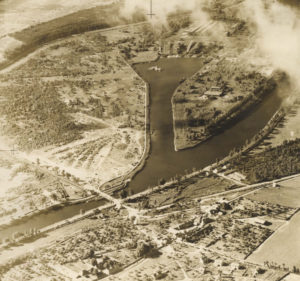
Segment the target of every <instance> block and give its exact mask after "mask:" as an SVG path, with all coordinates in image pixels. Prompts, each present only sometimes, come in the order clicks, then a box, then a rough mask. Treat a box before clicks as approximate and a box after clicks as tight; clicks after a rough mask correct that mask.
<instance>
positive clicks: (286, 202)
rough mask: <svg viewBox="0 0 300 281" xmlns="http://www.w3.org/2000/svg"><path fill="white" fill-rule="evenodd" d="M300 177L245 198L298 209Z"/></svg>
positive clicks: (299, 203) (299, 205)
mask: <svg viewBox="0 0 300 281" xmlns="http://www.w3.org/2000/svg"><path fill="white" fill-rule="evenodd" d="M299 192H300V177H296V178H293V179H290V180H286V181H282V182H279V183H278V185H277V187H268V188H264V189H261V190H259V191H257V192H254V193H252V194H251V195H248V196H247V197H248V198H250V199H253V200H256V201H260V202H269V203H272V204H279V205H283V206H288V207H293V208H299V207H300V197H299Z"/></svg>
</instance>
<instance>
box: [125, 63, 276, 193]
mask: <svg viewBox="0 0 300 281" xmlns="http://www.w3.org/2000/svg"><path fill="white" fill-rule="evenodd" d="M201 64H202V63H201V61H200V60H198V59H160V60H159V61H158V62H155V63H146V64H139V65H136V66H135V68H136V70H137V72H138V73H139V74H140V76H141V77H142V78H143V79H144V80H145V81H146V82H148V83H149V85H150V99H151V111H150V124H151V131H152V132H153V135H152V137H151V154H150V156H149V159H148V160H147V163H146V166H145V168H144V169H143V170H142V171H141V172H140V173H139V174H137V175H136V177H135V178H134V179H133V181H132V182H131V183H130V186H129V187H130V189H132V190H133V191H134V192H140V191H142V190H144V189H145V188H147V187H148V186H149V185H150V186H153V185H157V183H158V180H159V179H161V178H164V179H166V180H168V179H170V178H171V177H174V176H175V175H176V174H183V173H184V172H185V171H186V170H188V171H191V170H192V169H193V168H194V167H195V168H204V167H206V166H208V165H210V164H212V163H214V162H215V160H216V159H217V158H218V159H221V158H224V157H225V156H227V155H228V154H229V152H230V151H231V150H232V149H234V148H236V147H240V146H242V145H243V144H244V143H245V141H246V140H247V139H248V140H249V139H251V138H252V137H253V136H254V135H255V134H256V133H258V132H259V131H260V130H261V129H262V128H263V127H264V126H265V125H266V123H267V122H268V121H269V120H270V119H271V117H272V116H273V114H274V113H275V112H276V111H277V110H278V108H279V106H280V103H281V100H280V98H279V97H278V95H277V94H276V93H273V94H270V95H268V96H267V97H266V98H265V99H264V100H263V101H262V102H261V103H260V104H259V105H256V106H255V107H254V108H252V109H249V110H248V111H247V112H245V113H244V114H243V116H241V118H239V120H237V121H236V122H232V124H231V125H230V126H228V127H227V128H226V130H224V131H223V132H221V133H219V134H218V135H216V136H215V137H213V138H211V139H209V140H207V141H206V142H204V143H202V144H200V145H198V146H196V147H194V148H191V149H187V150H182V151H178V152H176V151H175V149H174V141H173V139H174V134H173V116H172V105H171V102H170V101H171V97H172V95H173V93H174V91H175V89H176V88H177V87H178V85H179V82H180V80H181V79H182V78H183V77H189V76H191V75H193V74H194V73H195V72H196V71H197V70H198V69H199V68H200V67H201ZM154 65H157V66H158V67H161V68H162V72H155V71H150V70H149V67H151V66H154Z"/></svg>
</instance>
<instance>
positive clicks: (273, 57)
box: [244, 0, 300, 94]
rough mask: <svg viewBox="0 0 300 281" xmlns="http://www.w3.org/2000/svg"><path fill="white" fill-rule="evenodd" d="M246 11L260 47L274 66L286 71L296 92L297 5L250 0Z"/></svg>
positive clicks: (299, 56)
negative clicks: (253, 26) (253, 25)
mask: <svg viewBox="0 0 300 281" xmlns="http://www.w3.org/2000/svg"><path fill="white" fill-rule="evenodd" d="M244 7H245V9H244V13H245V12H246V11H247V12H246V15H247V18H248V20H250V21H252V22H254V24H255V26H256V35H257V36H256V43H257V44H256V45H257V49H258V50H259V51H260V52H261V53H262V54H263V55H264V56H265V57H266V58H268V60H269V61H270V62H271V64H272V65H273V67H274V68H278V69H281V70H283V71H285V72H286V73H287V74H288V75H289V77H290V80H291V82H292V85H293V88H292V89H293V91H294V94H295V93H299V89H300V79H299V78H300V67H299V65H300V20H299V13H298V10H297V9H296V8H295V7H291V6H285V5H284V4H281V3H279V2H274V1H273V2H271V1H268V2H265V3H264V1H263V0H246V1H245V2H244Z"/></svg>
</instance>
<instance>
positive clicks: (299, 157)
mask: <svg viewBox="0 0 300 281" xmlns="http://www.w3.org/2000/svg"><path fill="white" fill-rule="evenodd" d="M230 164H231V165H232V166H233V167H234V168H235V169H237V170H240V171H241V172H242V173H243V174H245V175H246V176H247V179H248V180H249V181H251V182H260V181H268V180H273V179H276V178H281V177H284V176H289V175H292V174H296V173H300V139H296V140H293V141H285V142H284V143H283V144H282V145H280V146H277V147H274V148H270V149H268V150H265V151H263V152H261V153H257V154H253V155H247V156H246V157H238V158H235V159H232V160H231V162H230Z"/></svg>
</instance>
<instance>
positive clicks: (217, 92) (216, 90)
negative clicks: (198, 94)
mask: <svg viewBox="0 0 300 281" xmlns="http://www.w3.org/2000/svg"><path fill="white" fill-rule="evenodd" d="M204 94H205V95H206V96H209V97H220V96H222V95H223V90H222V89H221V88H220V87H216V86H213V87H211V88H210V90H208V91H206V92H205V93H204Z"/></svg>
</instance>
